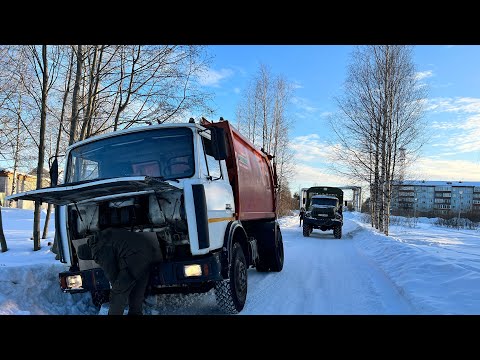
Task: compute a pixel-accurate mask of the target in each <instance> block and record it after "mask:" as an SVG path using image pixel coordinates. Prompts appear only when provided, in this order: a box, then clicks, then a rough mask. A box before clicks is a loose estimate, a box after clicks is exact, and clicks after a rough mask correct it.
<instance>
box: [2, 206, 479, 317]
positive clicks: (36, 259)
mask: <svg viewBox="0 0 480 360" xmlns="http://www.w3.org/2000/svg"><path fill="white" fill-rule="evenodd" d="M2 218H3V225H4V232H5V236H6V240H7V245H8V248H9V250H8V251H7V252H5V253H0V315H97V314H101V315H103V314H106V311H107V310H106V306H104V307H102V309H101V310H100V312H99V311H98V310H97V309H96V308H95V307H94V306H93V305H92V304H91V301H90V295H89V294H88V293H81V294H64V293H62V292H61V290H60V287H59V285H58V273H59V272H61V271H65V270H68V268H67V267H66V266H65V265H64V264H61V263H60V262H59V261H57V260H55V254H53V253H52V252H51V251H50V246H49V245H48V242H52V241H53V235H54V225H53V218H52V219H51V222H50V226H49V232H48V238H47V239H45V240H42V242H41V249H40V250H39V251H33V241H32V240H31V239H30V238H31V233H32V224H33V211H31V210H22V209H10V208H2ZM44 218H45V213H44V212H43V213H42V229H43V221H44ZM361 218H362V214H359V213H350V212H345V222H344V227H343V237H342V239H334V238H333V234H332V231H326V232H322V231H320V230H314V231H313V233H312V234H311V235H310V237H303V235H302V228H301V227H299V226H298V225H299V224H298V221H299V218H298V215H292V216H287V217H284V218H282V219H279V223H280V226H281V229H282V236H283V241H284V248H285V263H284V268H283V270H282V271H281V272H279V273H259V272H257V271H256V270H255V269H249V271H248V295H247V303H246V305H245V308H244V310H243V311H242V312H241V313H240V315H310V314H316V315H324V314H480V232H479V231H478V230H456V229H447V228H441V227H437V226H435V225H434V219H425V218H420V219H418V221H417V223H416V224H415V227H413V226H412V225H408V224H407V222H404V223H403V225H402V222H401V221H400V222H399V224H400V225H392V226H391V230H390V236H385V235H383V234H380V233H378V232H377V231H375V230H373V229H372V228H371V227H370V225H369V224H365V223H364V222H362V221H361ZM410 224H411V223H410ZM145 313H146V314H148V315H167V314H172V315H177V314H178V315H190V314H194V315H212V314H213V315H217V314H220V312H219V310H218V308H217V306H216V303H215V295H214V293H213V291H210V292H208V293H206V294H191V295H181V294H166V295H157V296H150V297H148V298H147V299H146V304H145Z"/></svg>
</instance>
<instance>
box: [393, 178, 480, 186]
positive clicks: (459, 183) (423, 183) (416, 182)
mask: <svg viewBox="0 0 480 360" xmlns="http://www.w3.org/2000/svg"><path fill="white" fill-rule="evenodd" d="M395 185H416V186H457V187H463V186H480V181H427V180H404V181H403V182H401V183H400V182H398V181H397V182H395Z"/></svg>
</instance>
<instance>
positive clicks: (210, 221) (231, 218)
mask: <svg viewBox="0 0 480 360" xmlns="http://www.w3.org/2000/svg"><path fill="white" fill-rule="evenodd" d="M233 219H235V218H234V217H233V216H231V217H223V218H210V219H208V223H214V222H220V221H230V220H233Z"/></svg>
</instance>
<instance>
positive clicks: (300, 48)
mask: <svg viewBox="0 0 480 360" xmlns="http://www.w3.org/2000/svg"><path fill="white" fill-rule="evenodd" d="M209 49H210V53H211V55H213V61H212V63H211V64H210V68H209V70H208V72H207V73H206V76H205V77H204V78H202V79H201V80H202V83H203V85H205V86H207V87H208V88H209V90H211V91H213V92H214V94H215V96H214V107H215V108H216V112H215V114H214V115H213V118H214V119H215V118H218V117H220V116H223V117H224V118H225V119H229V120H231V121H232V122H233V123H235V109H236V107H237V104H238V102H239V100H240V99H241V93H242V91H243V89H244V88H245V87H246V86H247V84H248V81H249V80H250V79H251V78H252V76H253V75H254V74H255V72H256V71H257V70H258V68H259V64H260V63H263V64H265V65H267V66H268V67H269V68H270V70H271V72H272V73H273V74H276V75H283V76H284V77H285V78H286V79H287V80H289V81H290V82H292V83H293V84H295V92H294V97H293V99H292V102H291V104H290V108H289V114H290V116H291V118H292V120H293V122H294V125H293V126H292V127H291V129H290V137H291V140H292V148H293V150H294V151H295V152H296V155H295V163H296V168H297V172H296V176H295V179H293V180H292V184H291V190H292V191H296V190H297V189H299V188H301V187H309V186H312V185H314V184H318V185H331V186H345V185H350V184H351V183H348V180H346V179H343V178H341V177H339V176H337V175H335V174H332V173H331V172H329V170H328V163H327V162H325V161H323V160H322V158H323V156H322V154H323V153H325V152H328V151H329V147H328V145H327V140H328V139H329V138H331V137H332V133H331V130H330V129H329V127H328V123H327V116H328V115H329V114H331V113H334V112H335V111H337V108H336V105H335V102H334V97H335V96H337V95H340V94H341V91H342V84H343V82H344V80H345V78H346V68H347V65H348V64H349V56H350V53H351V51H352V50H353V47H352V46H347V45H305V46H304V45H288V46H287V45H279V46H273V45H217V46H210V47H209ZM413 61H414V63H415V65H416V69H417V72H418V74H417V75H418V76H419V77H420V78H421V80H422V81H423V82H425V83H426V84H427V85H428V89H429V90H428V99H427V105H426V109H427V111H426V113H425V118H424V119H425V121H426V122H427V126H428V131H427V138H426V140H427V144H426V145H425V146H424V147H423V148H422V151H421V156H420V158H419V159H418V161H416V162H415V166H414V167H412V168H410V174H411V177H415V178H418V179H425V180H455V181H458V180H462V181H480V67H479V64H480V46H476V45H462V46H459V45H458V46H457V45H456V46H451V45H422V46H415V47H414V50H413ZM307 147H308V153H309V154H310V155H309V156H306V155H305V154H306V150H307Z"/></svg>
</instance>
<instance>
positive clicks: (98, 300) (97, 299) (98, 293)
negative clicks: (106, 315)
mask: <svg viewBox="0 0 480 360" xmlns="http://www.w3.org/2000/svg"><path fill="white" fill-rule="evenodd" d="M90 295H92V304H93V305H94V306H95V307H96V308H97V309H100V308H101V307H102V304H104V303H107V302H109V301H110V290H95V291H91V292H90Z"/></svg>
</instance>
